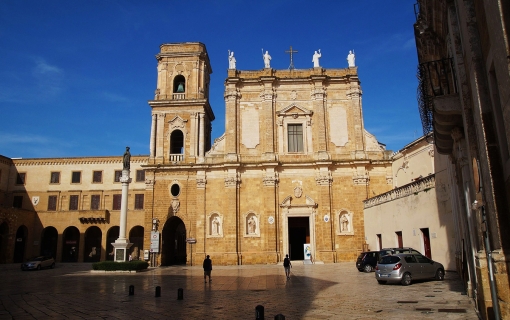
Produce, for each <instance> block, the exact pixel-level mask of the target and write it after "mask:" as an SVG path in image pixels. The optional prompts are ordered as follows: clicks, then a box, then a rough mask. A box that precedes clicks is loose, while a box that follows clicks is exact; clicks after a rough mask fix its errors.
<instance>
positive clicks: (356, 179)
mask: <svg viewBox="0 0 510 320" xmlns="http://www.w3.org/2000/svg"><path fill="white" fill-rule="evenodd" d="M369 181H370V177H369V176H368V172H365V174H359V173H355V174H354V176H353V177H352V183H353V184H354V185H355V186H357V185H358V186H359V185H367V184H368V182H369Z"/></svg>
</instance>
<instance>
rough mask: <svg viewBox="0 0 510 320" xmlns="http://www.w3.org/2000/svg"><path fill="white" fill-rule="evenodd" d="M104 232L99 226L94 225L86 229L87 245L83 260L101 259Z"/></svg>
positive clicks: (95, 260)
mask: <svg viewBox="0 0 510 320" xmlns="http://www.w3.org/2000/svg"><path fill="white" fill-rule="evenodd" d="M101 238H102V232H101V229H99V228H98V227H97V226H92V227H89V228H88V229H87V231H85V247H84V250H83V261H85V262H98V261H99V260H100V259H101V251H102V250H101Z"/></svg>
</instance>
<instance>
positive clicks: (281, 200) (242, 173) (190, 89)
mask: <svg viewBox="0 0 510 320" xmlns="http://www.w3.org/2000/svg"><path fill="white" fill-rule="evenodd" d="M160 49H161V51H160V53H159V54H158V55H157V56H156V57H157V61H158V67H157V88H156V91H155V97H154V100H151V101H149V105H150V106H151V108H152V126H151V136H150V155H149V158H148V162H147V164H145V165H142V167H143V168H144V169H145V177H146V192H145V226H144V230H145V242H144V248H149V247H150V239H151V230H152V229H153V221H157V225H156V228H157V230H158V231H159V232H161V244H160V249H159V251H160V252H159V253H154V254H153V259H154V261H155V262H156V264H158V265H169V264H174V263H188V264H193V263H200V262H201V261H202V259H203V258H204V255H206V254H208V255H210V256H211V258H212V259H213V260H214V261H215V264H221V265H237V264H256V263H277V262H279V261H282V260H283V258H284V257H285V255H286V254H290V256H291V259H294V260H303V258H304V253H303V248H304V244H309V245H310V249H311V254H312V258H313V259H314V260H315V261H323V262H337V261H352V260H354V259H355V258H356V256H357V254H358V252H360V251H361V250H363V245H364V244H365V234H364V221H363V219H364V216H363V200H365V199H367V198H368V197H369V195H370V194H380V193H383V192H386V191H388V190H390V189H391V188H392V178H391V176H392V173H391V170H392V169H391V161H390V159H389V152H388V151H386V150H385V148H384V146H383V145H381V144H379V143H378V142H377V140H376V139H375V137H374V136H373V135H371V134H370V133H368V132H367V131H366V130H365V129H364V127H363V112H362V104H361V94H362V91H361V86H360V80H359V78H358V74H357V68H356V67H349V68H344V69H324V68H321V67H314V68H310V69H299V70H298V69H292V70H275V69H272V68H265V69H262V70H254V71H244V70H236V69H229V70H228V77H227V78H226V80H225V92H224V98H225V112H226V114H225V123H226V125H225V133H224V134H223V135H222V136H221V137H219V138H218V139H216V140H215V141H214V144H213V145H212V146H210V145H209V141H210V130H211V122H212V121H213V120H214V114H213V111H212V109H211V106H210V104H209V79H210V78H209V77H210V74H211V73H212V68H211V65H210V62H209V59H208V55H207V51H206V48H205V45H203V44H202V43H176V44H163V45H161V48H160ZM186 239H193V240H196V243H194V244H187V243H186Z"/></svg>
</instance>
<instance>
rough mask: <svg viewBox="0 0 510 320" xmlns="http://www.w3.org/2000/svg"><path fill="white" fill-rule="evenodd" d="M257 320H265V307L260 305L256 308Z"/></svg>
mask: <svg viewBox="0 0 510 320" xmlns="http://www.w3.org/2000/svg"><path fill="white" fill-rule="evenodd" d="M255 320H264V306H261V305H260V304H259V305H258V306H256V307H255Z"/></svg>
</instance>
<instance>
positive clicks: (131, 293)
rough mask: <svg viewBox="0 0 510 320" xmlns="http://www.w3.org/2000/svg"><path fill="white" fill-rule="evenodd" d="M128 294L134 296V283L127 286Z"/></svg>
mask: <svg viewBox="0 0 510 320" xmlns="http://www.w3.org/2000/svg"><path fill="white" fill-rule="evenodd" d="M129 295H130V296H134V295H135V286H134V285H130V286H129Z"/></svg>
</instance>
